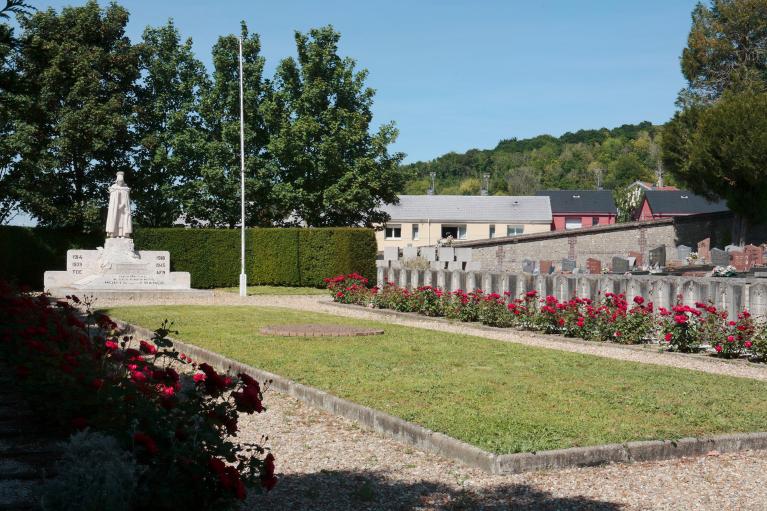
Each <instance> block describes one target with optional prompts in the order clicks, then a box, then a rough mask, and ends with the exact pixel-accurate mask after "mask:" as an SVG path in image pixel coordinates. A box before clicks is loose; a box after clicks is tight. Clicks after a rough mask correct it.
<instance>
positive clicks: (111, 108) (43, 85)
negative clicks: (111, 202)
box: [18, 1, 138, 229]
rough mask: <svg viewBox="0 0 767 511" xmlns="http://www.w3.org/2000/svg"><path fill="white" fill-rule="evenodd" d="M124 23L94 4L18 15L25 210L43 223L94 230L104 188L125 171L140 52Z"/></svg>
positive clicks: (112, 8) (123, 17)
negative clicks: (22, 15) (131, 40)
mask: <svg viewBox="0 0 767 511" xmlns="http://www.w3.org/2000/svg"><path fill="white" fill-rule="evenodd" d="M127 22H128V13H127V11H126V10H125V9H123V8H122V7H119V6H118V5H116V4H110V5H109V6H108V7H106V8H104V9H102V8H101V7H99V5H98V3H97V2H96V1H89V2H88V3H87V4H85V5H84V6H81V7H66V8H64V9H63V10H62V11H61V13H57V12H56V11H54V10H53V9H49V10H47V11H41V12H38V13H36V14H34V15H33V16H31V17H29V18H27V19H22V20H21V27H22V29H23V33H22V35H21V37H20V44H21V51H20V58H19V65H18V70H19V74H20V76H21V79H22V80H23V81H24V87H25V89H26V98H27V101H26V102H25V104H24V105H23V109H22V111H21V114H20V118H19V127H18V130H19V131H20V132H23V133H24V140H23V142H22V143H20V145H21V146H22V148H21V151H20V152H21V161H22V162H23V171H24V180H25V186H24V188H25V190H26V193H25V197H24V199H23V200H24V202H23V207H24V209H26V210H27V211H29V212H30V213H32V214H33V215H34V216H36V217H37V218H38V219H39V220H40V222H41V223H42V224H44V225H56V226H68V227H73V228H78V229H86V228H91V229H95V228H99V226H100V224H101V220H100V216H101V215H100V210H101V209H102V208H103V206H104V204H105V201H106V194H105V193H104V188H105V186H106V185H107V184H108V183H109V182H110V181H112V180H113V179H114V175H115V172H116V171H125V170H128V169H129V168H130V163H129V152H130V149H131V134H130V131H129V119H130V115H131V111H132V108H133V99H134V94H133V91H134V82H135V80H136V77H137V75H138V52H137V50H136V48H135V47H134V46H133V45H132V44H131V42H130V40H129V39H128V38H127V36H126V35H125V25H126V24H127Z"/></svg>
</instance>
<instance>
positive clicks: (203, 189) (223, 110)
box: [185, 23, 275, 227]
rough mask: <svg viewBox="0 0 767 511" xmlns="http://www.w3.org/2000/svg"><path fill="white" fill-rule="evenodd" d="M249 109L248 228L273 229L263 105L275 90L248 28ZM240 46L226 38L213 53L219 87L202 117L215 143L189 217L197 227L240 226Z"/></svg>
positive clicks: (244, 50)
mask: <svg viewBox="0 0 767 511" xmlns="http://www.w3.org/2000/svg"><path fill="white" fill-rule="evenodd" d="M241 36H242V54H243V76H244V91H245V93H244V106H245V151H246V152H245V177H246V184H245V199H246V201H247V203H248V207H247V208H246V215H247V216H246V219H245V223H246V224H247V225H249V226H253V225H270V224H271V220H272V218H273V216H274V214H275V213H274V211H273V208H272V207H271V202H270V200H271V199H270V189H271V182H272V181H271V178H270V176H269V172H270V171H269V165H268V158H267V156H266V154H265V148H266V145H267V140H268V134H267V130H266V128H265V126H264V120H263V116H262V114H261V103H262V102H263V99H264V96H265V95H266V94H267V91H268V89H269V84H268V83H267V82H265V81H264V79H263V70H264V58H263V57H261V55H260V51H261V43H260V41H259V38H258V35H257V34H252V35H249V34H248V28H247V26H246V25H245V23H243V24H242V31H241ZM238 59H239V57H238V40H237V37H236V36H234V35H229V36H225V37H220V38H219V39H218V41H217V42H216V44H215V46H214V47H213V67H214V71H213V85H212V87H211V88H210V89H209V90H208V92H207V93H206V95H205V97H204V98H203V104H202V115H203V119H204V122H205V125H206V127H207V129H208V130H209V140H208V144H207V148H206V151H207V156H206V162H205V165H204V166H203V167H202V173H201V177H200V179H198V180H197V181H195V182H194V183H193V185H194V190H193V194H192V195H191V197H190V199H189V201H188V203H187V205H186V208H185V211H186V213H187V215H188V218H189V219H190V220H192V221H195V220H200V221H206V222H209V223H210V224H211V225H219V226H228V227H234V226H235V225H237V224H239V223H240V85H239V64H238V63H239V60H238Z"/></svg>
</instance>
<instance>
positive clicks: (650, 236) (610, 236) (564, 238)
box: [455, 213, 765, 272]
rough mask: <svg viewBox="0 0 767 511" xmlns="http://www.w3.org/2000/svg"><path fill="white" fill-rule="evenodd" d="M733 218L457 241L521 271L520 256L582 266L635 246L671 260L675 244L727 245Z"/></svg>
mask: <svg viewBox="0 0 767 511" xmlns="http://www.w3.org/2000/svg"><path fill="white" fill-rule="evenodd" d="M732 227H733V218H732V215H731V214H730V213H725V214H711V215H695V216H690V217H677V218H673V219H672V218H663V219H658V220H646V221H638V222H628V223H624V224H614V225H600V226H594V227H586V228H583V229H577V230H573V231H554V232H547V233H537V234H526V235H521V236H514V237H503V238H495V239H492V240H477V241H466V242H460V243H457V244H456V245H455V246H460V247H471V248H472V249H473V251H472V258H473V260H474V261H478V262H480V263H481V265H482V269H483V270H493V271H509V272H513V271H520V270H521V269H522V261H523V260H524V259H531V260H533V261H539V260H541V259H546V260H552V261H560V260H561V259H566V258H568V257H571V258H575V260H576V261H577V264H578V266H580V267H585V266H586V259H589V258H593V259H599V260H600V261H602V263H603V264H608V263H610V262H611V261H612V258H613V257H614V256H624V257H625V256H627V255H628V253H629V252H633V251H637V252H640V253H641V254H642V257H643V260H644V261H648V260H649V251H650V250H651V249H653V248H655V247H658V246H660V245H665V246H666V258H667V260H671V259H675V258H676V247H677V245H687V246H690V247H693V250H695V248H696V247H697V244H698V242H699V241H701V240H702V239H704V238H709V237H710V238H711V246H712V247H714V246H718V247H720V248H723V247H724V246H725V245H727V244H729V243H731V240H732V235H731V232H732ZM750 234H751V236H750V237H751V238H752V242H756V243H760V242H762V241H764V240H765V237H764V234H765V228H764V226H762V227H757V228H752V229H751V232H750Z"/></svg>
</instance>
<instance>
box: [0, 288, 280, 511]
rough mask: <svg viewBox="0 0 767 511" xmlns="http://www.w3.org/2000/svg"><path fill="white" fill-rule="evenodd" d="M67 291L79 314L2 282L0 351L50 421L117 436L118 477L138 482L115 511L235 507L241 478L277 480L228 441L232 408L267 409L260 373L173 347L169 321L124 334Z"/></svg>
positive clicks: (265, 484)
mask: <svg viewBox="0 0 767 511" xmlns="http://www.w3.org/2000/svg"><path fill="white" fill-rule="evenodd" d="M69 298H70V299H71V300H72V301H73V302H75V303H77V304H80V305H83V306H85V309H86V313H85V314H84V315H83V314H81V313H80V312H79V311H78V310H77V309H75V308H74V307H72V306H71V305H70V303H68V302H65V301H59V302H53V303H51V302H50V300H49V299H48V298H47V297H46V296H42V295H41V296H39V297H32V296H27V295H22V294H20V293H18V292H17V291H16V290H14V289H12V288H11V287H10V286H8V285H7V284H5V283H0V325H2V326H0V354H1V355H2V359H3V360H4V362H5V363H6V364H8V365H9V366H10V368H11V369H13V370H14V371H15V375H16V381H17V383H18V385H19V387H20V389H21V390H22V392H23V394H24V396H25V397H26V398H27V399H28V401H29V402H30V404H31V406H32V407H33V408H36V409H38V410H39V411H40V412H41V413H40V415H41V416H44V417H45V418H46V420H48V421H50V422H51V423H52V425H53V426H55V427H57V428H58V429H60V430H62V431H63V432H65V433H75V432H78V431H83V430H85V431H89V432H97V433H99V434H103V435H107V436H108V437H112V438H114V440H115V441H116V445H118V446H119V448H120V449H121V451H122V452H121V454H120V457H121V459H123V458H125V457H128V458H130V460H129V461H130V462H129V463H127V464H126V463H125V461H124V460H123V461H122V463H123V465H121V466H125V467H133V466H135V470H134V469H131V472H130V475H129V476H128V477H127V479H130V481H128V480H126V481H124V482H123V484H124V485H126V487H130V485H133V490H132V491H131V492H130V499H129V503H125V502H122V503H120V509H123V508H125V509H159V510H163V509H168V510H170V509H187V508H189V509H192V508H193V509H210V508H216V509H230V508H233V507H235V506H236V505H237V502H238V501H239V500H242V499H244V498H245V495H246V488H247V487H252V488H258V489H261V488H265V489H267V490H268V489H271V488H272V487H273V486H274V485H275V484H276V482H277V480H276V478H275V476H274V457H273V455H272V454H271V453H267V452H266V449H265V448H264V447H262V446H260V445H254V444H248V445H242V444H238V443H236V442H234V441H233V438H234V437H235V436H236V435H237V428H238V425H237V423H238V416H239V413H246V414H252V413H259V412H261V411H263V410H264V406H263V402H262V400H263V390H264V389H263V388H262V386H261V385H260V384H259V382H257V381H255V380H253V379H252V378H250V377H249V376H248V375H246V374H239V375H237V376H232V375H224V374H219V373H218V372H216V371H215V369H213V368H212V367H211V366H209V365H207V364H199V365H197V364H196V363H195V362H194V361H193V360H191V359H190V358H189V357H187V356H186V355H185V354H183V353H179V352H177V351H175V350H174V349H173V344H172V343H171V342H170V341H169V340H168V338H167V336H168V334H169V333H170V332H171V331H170V329H169V328H170V326H169V325H168V323H167V322H166V323H165V324H163V326H162V327H161V328H159V329H158V330H157V331H156V332H155V336H154V337H153V338H152V339H149V340H141V341H139V342H135V341H134V340H133V339H131V338H129V337H120V336H119V334H118V332H117V331H116V326H115V324H114V322H112V320H111V319H110V318H109V317H107V316H106V315H103V314H98V313H91V312H90V307H89V304H81V303H80V300H78V299H77V298H76V297H69ZM102 443H104V442H103V441H102ZM81 484H82V486H85V483H81ZM112 484H114V481H113V482H112ZM98 490H99V489H95V488H87V487H83V488H66V491H67V492H69V493H74V494H76V493H77V492H78V491H81V492H89V491H91V492H93V491H98ZM61 491H62V490H61V488H59V489H58V490H57V492H58V493H57V494H54V495H47V496H46V497H44V498H47V499H48V500H47V501H46V509H59V508H61V506H60V505H57V502H56V499H57V498H59V497H61ZM67 498H68V499H69V500H68V501H72V496H71V495H69V496H67ZM104 505H105V506H108V504H107V503H104ZM115 505H117V504H115Z"/></svg>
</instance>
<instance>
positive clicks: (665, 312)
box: [325, 274, 767, 361]
mask: <svg viewBox="0 0 767 511" xmlns="http://www.w3.org/2000/svg"><path fill="white" fill-rule="evenodd" d="M325 281H326V282H327V283H328V289H329V290H330V291H331V293H332V294H333V299H334V300H335V301H337V302H340V303H348V304H355V305H362V306H366V307H375V308H380V309H391V310H396V311H400V312H417V313H420V314H424V315H426V316H434V317H445V318H448V319H453V320H459V321H478V322H481V323H483V324H485V325H488V326H494V327H501V328H520V329H524V330H533V331H538V332H545V333H550V334H561V335H564V336H567V337H579V338H582V339H586V340H590V341H599V342H608V341H609V342H617V343H621V344H642V343H648V342H653V341H657V342H659V343H661V344H662V345H663V346H665V347H666V348H667V349H668V350H671V351H680V352H683V353H694V352H698V351H702V350H703V349H704V348H707V349H708V350H709V351H710V352H711V353H712V354H714V355H716V356H719V357H726V358H737V357H740V356H743V355H747V356H748V357H749V358H751V359H753V360H761V361H765V360H767V331H765V326H764V325H759V324H757V322H756V321H755V320H754V318H753V317H752V316H751V314H750V313H749V312H748V311H747V310H744V311H742V312H740V313H739V314H738V315H737V317H736V318H729V317H728V314H727V311H723V310H719V309H717V308H716V307H715V306H714V305H713V304H710V303H709V304H706V303H701V302H699V303H696V304H695V307H690V306H687V305H683V304H682V303H681V297H680V298H679V303H677V304H676V305H675V306H673V307H672V308H671V309H666V308H663V307H660V308H655V307H654V305H653V303H652V302H650V301H648V300H647V299H645V298H644V297H642V296H636V297H634V298H633V299H632V300H631V301H628V300H627V299H626V297H625V295H623V294H616V293H609V292H608V293H605V294H604V295H602V294H600V295H599V299H598V300H596V301H592V300H591V299H589V298H579V297H573V298H571V299H569V300H565V301H560V300H558V299H557V298H556V297H555V296H551V295H550V296H543V297H542V296H539V294H538V292H537V291H528V292H527V293H525V294H523V295H522V296H520V297H512V296H511V295H510V293H509V292H505V293H504V294H503V295H499V294H497V293H485V292H483V291H482V290H481V289H476V290H473V291H469V292H467V291H463V290H457V291H453V292H448V291H444V290H442V289H439V288H437V287H432V286H422V287H419V288H417V289H415V290H409V289H407V288H402V287H399V286H397V285H396V284H394V283H393V282H388V283H386V284H385V285H384V286H383V287H382V288H380V289H379V288H377V287H368V282H367V280H366V279H364V278H361V277H360V276H359V275H356V274H351V275H339V276H338V277H334V278H331V279H325Z"/></svg>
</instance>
